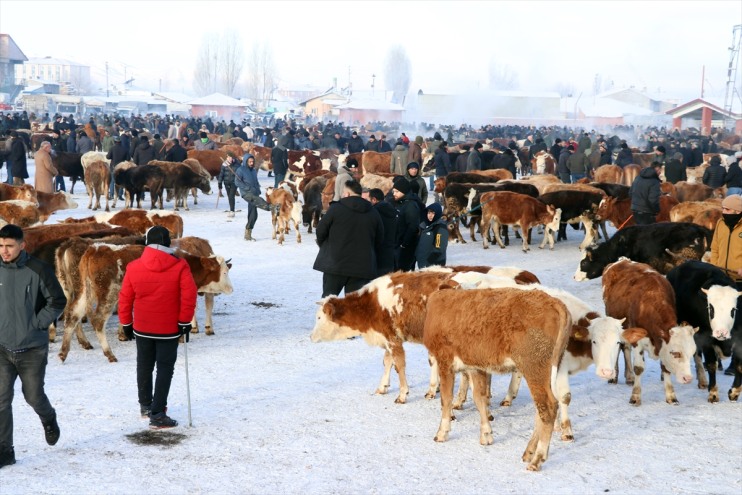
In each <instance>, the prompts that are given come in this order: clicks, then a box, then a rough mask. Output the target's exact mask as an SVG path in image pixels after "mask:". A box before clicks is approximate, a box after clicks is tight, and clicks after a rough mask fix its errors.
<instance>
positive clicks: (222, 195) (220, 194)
mask: <svg viewBox="0 0 742 495" xmlns="http://www.w3.org/2000/svg"><path fill="white" fill-rule="evenodd" d="M219 197H220V198H223V197H224V194H222V190H221V189H219Z"/></svg>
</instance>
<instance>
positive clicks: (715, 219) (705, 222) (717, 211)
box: [692, 208, 721, 232]
mask: <svg viewBox="0 0 742 495" xmlns="http://www.w3.org/2000/svg"><path fill="white" fill-rule="evenodd" d="M719 220H721V208H714V209H711V210H704V211H702V212H700V213H698V214H697V215H696V216H695V217H693V220H692V222H693V223H695V224H696V225H700V226H701V227H706V228H707V229H709V230H710V231H712V232H713V230H714V229H715V228H716V224H717V223H719Z"/></svg>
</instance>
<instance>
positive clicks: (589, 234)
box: [580, 217, 595, 251]
mask: <svg viewBox="0 0 742 495" xmlns="http://www.w3.org/2000/svg"><path fill="white" fill-rule="evenodd" d="M581 218H582V223H583V225H585V239H583V240H582V243H581V244H580V251H584V250H585V248H587V247H588V246H591V245H592V244H593V242H594V241H595V231H594V230H593V221H592V220H590V219H589V218H586V217H581Z"/></svg>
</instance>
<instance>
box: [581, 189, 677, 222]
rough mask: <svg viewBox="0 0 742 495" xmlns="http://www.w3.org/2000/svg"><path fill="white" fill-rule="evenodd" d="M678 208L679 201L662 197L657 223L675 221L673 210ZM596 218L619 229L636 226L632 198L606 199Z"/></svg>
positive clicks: (599, 207) (597, 211)
mask: <svg viewBox="0 0 742 495" xmlns="http://www.w3.org/2000/svg"><path fill="white" fill-rule="evenodd" d="M677 206H678V200H677V199H675V198H673V197H672V196H666V195H662V196H660V212H659V213H658V214H657V218H656V221H657V222H670V221H673V220H672V217H671V212H672V210H673V209H674V208H675V207H677ZM595 218H597V219H598V220H602V221H609V222H611V223H612V224H613V225H614V226H615V227H616V228H617V229H622V228H624V227H631V226H632V225H636V220H634V213H633V212H632V211H631V198H624V199H617V198H613V197H610V196H608V197H606V198H604V199H603V200H602V201H601V202H600V205H598V209H597V210H596V212H595Z"/></svg>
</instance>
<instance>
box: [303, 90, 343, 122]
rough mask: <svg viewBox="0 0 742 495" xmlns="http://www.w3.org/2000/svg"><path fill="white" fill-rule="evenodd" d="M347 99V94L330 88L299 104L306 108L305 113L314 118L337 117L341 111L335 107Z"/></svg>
mask: <svg viewBox="0 0 742 495" xmlns="http://www.w3.org/2000/svg"><path fill="white" fill-rule="evenodd" d="M347 101H348V97H347V96H343V95H342V94H341V93H340V92H339V91H336V90H335V88H330V89H328V90H327V91H325V92H324V93H322V94H321V95H318V96H315V97H313V98H309V99H308V100H304V101H302V102H300V103H299V106H300V107H302V108H303V109H304V115H307V116H311V117H312V119H313V120H324V119H326V118H329V119H335V118H337V117H338V115H339V113H340V112H339V111H338V110H336V109H335V107H337V106H338V105H341V104H343V103H346V102H347Z"/></svg>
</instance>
